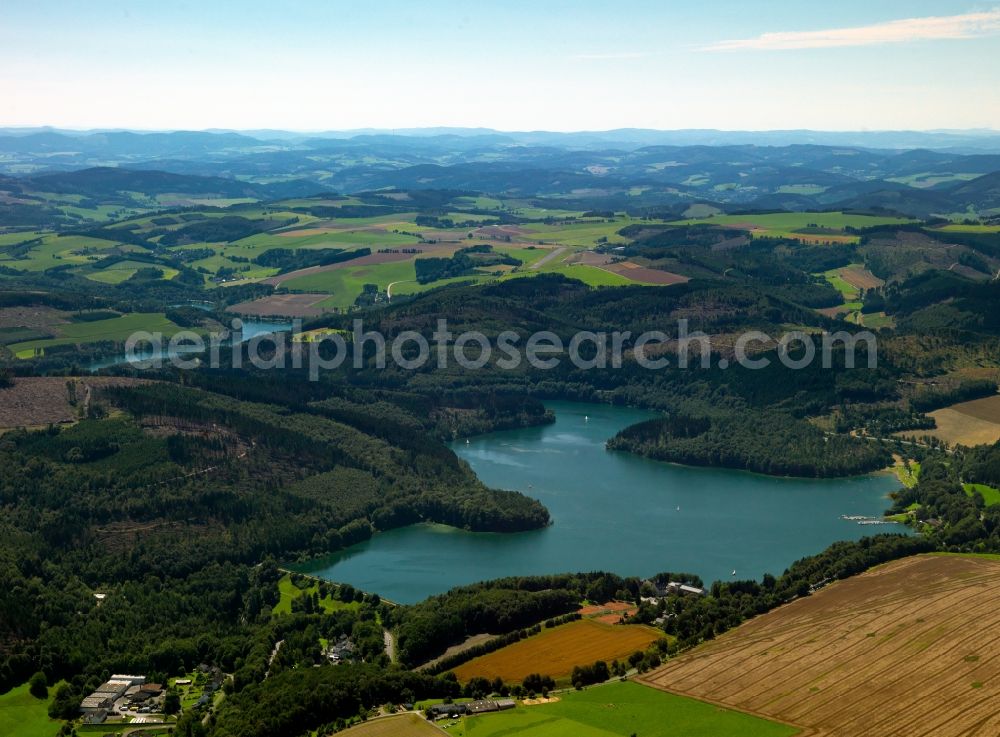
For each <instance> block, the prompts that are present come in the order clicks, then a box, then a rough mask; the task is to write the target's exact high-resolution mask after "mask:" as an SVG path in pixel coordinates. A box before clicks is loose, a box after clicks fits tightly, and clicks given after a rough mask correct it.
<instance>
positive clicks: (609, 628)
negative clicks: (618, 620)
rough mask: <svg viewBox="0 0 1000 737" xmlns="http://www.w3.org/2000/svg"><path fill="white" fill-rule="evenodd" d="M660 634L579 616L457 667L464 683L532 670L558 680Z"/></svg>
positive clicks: (520, 676) (511, 678)
mask: <svg viewBox="0 0 1000 737" xmlns="http://www.w3.org/2000/svg"><path fill="white" fill-rule="evenodd" d="M661 637H663V633H662V632H660V631H659V630H655V629H653V628H651V627H644V626H641V625H610V624H606V623H604V622H598V621H596V620H594V619H580V620H577V621H575V622H570V623H569V624H563V625H559V626H558V627H552V628H549V629H543V630H542V631H541V633H540V634H537V635H532V636H531V637H529V638H527V639H525V640H521V641H519V642H515V643H514V644H512V645H508V646H507V647H505V648H502V649H500V650H497V651H496V652H492V653H488V654H486V655H482V656H480V657H478V658H473V659H472V660H470V661H469V662H467V663H463V664H462V665H460V666H458V667H457V668H455V669H454V670H455V675H456V676H458V679H459V680H460V681H463V682H464V681H468V680H469V679H470V678H472V677H474V676H484V677H486V678H490V679H493V678H496V677H498V676H499V677H500V678H502V679H503V680H504V681H505V682H507V683H516V682H519V681H522V680H524V678H525V676H528V675H530V674H532V673H542V674H544V675H549V676H552V677H553V678H555V679H556V680H559V679H565V678H568V677H569V675H570V674H571V673H572V671H573V668H574V667H575V666H577V665H590V664H591V663H594V662H595V661H598V660H604V661H606V662H608V663H610V662H611V661H612V660H616V659H619V660H620V659H624V658H627V657H628V656H629V655H631V654H632V653H634V652H635V651H636V650H645V649H646V648H647V647H649V645H650V644H652V643H653V642H654V641H656V640H657V639H659V638H661Z"/></svg>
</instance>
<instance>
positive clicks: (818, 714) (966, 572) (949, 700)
mask: <svg viewBox="0 0 1000 737" xmlns="http://www.w3.org/2000/svg"><path fill="white" fill-rule="evenodd" d="M642 680H644V681H645V682H646V683H648V684H650V685H652V686H654V687H657V688H663V689H665V690H668V691H672V692H675V693H679V694H685V695H689V696H693V697H695V698H700V699H703V700H706V701H710V702H713V703H718V704H721V705H725V706H728V707H732V708H736V709H740V710H743V711H748V712H751V713H754V714H759V715H762V716H765V717H770V718H774V719H778V720H780V721H784V722H788V723H792V724H796V725H800V726H802V727H804V728H805V729H806V731H805V732H804V734H806V735H824V736H826V737H889V736H890V735H891V736H893V737H895V736H896V735H906V737H995V736H996V735H998V734H1000V708H998V706H997V705H998V703H1000V560H992V559H986V558H964V557H963V558H960V557H952V556H918V557H913V558H907V559H904V560H901V561H896V562H894V563H890V564H888V565H885V566H882V567H879V568H877V569H875V570H873V571H869V572H868V573H865V574H862V575H860V576H856V577H854V578H851V579H848V580H846V581H842V582H837V583H834V584H832V585H830V586H828V587H827V588H824V589H822V590H821V591H819V592H818V593H817V594H815V595H813V596H810V597H808V598H805V599H799V600H797V601H794V602H792V603H791V604H788V605H786V606H784V607H781V608H780V609H777V610H775V611H773V612H770V613H768V614H765V615H763V616H761V617H757V618H756V619H754V620H752V621H750V622H748V623H746V624H744V625H743V626H741V627H739V628H738V629H736V630H734V631H732V632H729V633H726V634H725V635H723V636H721V637H719V638H718V639H717V640H715V641H714V642H710V643H707V644H705V645H703V646H701V647H699V648H696V649H695V650H694V651H692V652H691V653H689V654H687V655H684V656H682V657H679V658H677V659H676V660H672V661H670V662H669V663H668V664H667V665H666V666H664V667H663V668H661V669H659V670H657V671H654V672H653V673H650V674H648V675H647V676H644V677H643V679H642Z"/></svg>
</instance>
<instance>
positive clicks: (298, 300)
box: [228, 294, 330, 317]
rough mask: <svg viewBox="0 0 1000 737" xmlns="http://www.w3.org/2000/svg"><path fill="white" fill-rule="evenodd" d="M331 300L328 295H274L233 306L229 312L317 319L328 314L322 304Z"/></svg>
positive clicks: (256, 315) (257, 315)
mask: <svg viewBox="0 0 1000 737" xmlns="http://www.w3.org/2000/svg"><path fill="white" fill-rule="evenodd" d="M329 299H330V295H328V294H272V295H271V296H269V297H262V298H260V299H255V300H253V301H252V302H240V303H239V304H235V305H232V306H230V307H229V308H228V311H229V312H232V313H235V314H237V315H250V316H253V317H315V316H316V315H322V314H323V313H324V312H326V310H325V309H324V308H323V307H321V306H320V304H321V303H322V302H324V301H326V300H329Z"/></svg>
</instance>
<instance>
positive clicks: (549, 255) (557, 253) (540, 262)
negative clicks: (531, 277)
mask: <svg viewBox="0 0 1000 737" xmlns="http://www.w3.org/2000/svg"><path fill="white" fill-rule="evenodd" d="M563 253H566V249H565V248H564V247H561V246H560V247H559V248H556V249H554V250H552V251H550V252H549V253H547V254H545V255H544V256H542V257H541V258H540V259H539V260H538V261H536V262H535V263H533V264H532V265H531V266H529V267H528V268H529V269H531V270H532V271H538V270H539V269H540V268H542V267H543V266H545V264H547V263H548V262H549V261H551V260H552V259H554V258H556V257H557V256H560V255H562V254H563Z"/></svg>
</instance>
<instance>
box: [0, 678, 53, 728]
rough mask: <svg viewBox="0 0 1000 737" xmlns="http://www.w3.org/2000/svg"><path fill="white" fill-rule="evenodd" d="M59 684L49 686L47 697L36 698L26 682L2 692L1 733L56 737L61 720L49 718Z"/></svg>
mask: <svg viewBox="0 0 1000 737" xmlns="http://www.w3.org/2000/svg"><path fill="white" fill-rule="evenodd" d="M58 687H59V684H57V685H55V686H51V687H49V697H48V698H47V699H36V698H35V697H34V696H32V695H31V694H30V693H28V684H27V683H25V684H23V685H21V686H18V687H17V688H13V689H11V690H10V691H8V692H7V693H5V694H0V735H3V737H55V735H56V734H57V733H58V732H59V728H60V726H61V722H57V721H55V720H52V719H49V713H48V710H49V704H50V703H51V702H52V697H53V696H54V695H55V692H56V689H57V688H58Z"/></svg>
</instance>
